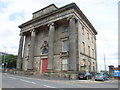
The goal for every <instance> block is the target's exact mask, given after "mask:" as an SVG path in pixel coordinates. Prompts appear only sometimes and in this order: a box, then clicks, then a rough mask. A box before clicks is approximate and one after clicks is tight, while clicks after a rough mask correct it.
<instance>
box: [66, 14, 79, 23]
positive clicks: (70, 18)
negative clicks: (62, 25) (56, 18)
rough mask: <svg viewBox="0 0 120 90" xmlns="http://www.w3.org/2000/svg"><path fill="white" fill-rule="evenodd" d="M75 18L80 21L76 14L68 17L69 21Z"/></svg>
mask: <svg viewBox="0 0 120 90" xmlns="http://www.w3.org/2000/svg"><path fill="white" fill-rule="evenodd" d="M73 19H74V20H75V21H76V22H77V21H78V18H76V17H75V16H74V15H71V16H69V17H68V18H67V20H68V21H71V20H73Z"/></svg>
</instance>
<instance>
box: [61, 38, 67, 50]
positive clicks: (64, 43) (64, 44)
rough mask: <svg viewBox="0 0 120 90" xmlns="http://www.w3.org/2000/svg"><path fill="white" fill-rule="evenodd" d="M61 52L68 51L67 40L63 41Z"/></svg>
mask: <svg viewBox="0 0 120 90" xmlns="http://www.w3.org/2000/svg"><path fill="white" fill-rule="evenodd" d="M62 51H63V52H67V51H68V40H63V42H62Z"/></svg>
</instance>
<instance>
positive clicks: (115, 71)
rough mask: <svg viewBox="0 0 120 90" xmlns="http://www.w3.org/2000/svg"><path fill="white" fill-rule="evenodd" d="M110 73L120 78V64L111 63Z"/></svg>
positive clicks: (111, 75)
mask: <svg viewBox="0 0 120 90" xmlns="http://www.w3.org/2000/svg"><path fill="white" fill-rule="evenodd" d="M109 74H110V77H111V78H113V77H114V78H115V79H120V65H118V67H114V66H113V65H109Z"/></svg>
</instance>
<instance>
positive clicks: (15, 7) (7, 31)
mask: <svg viewBox="0 0 120 90" xmlns="http://www.w3.org/2000/svg"><path fill="white" fill-rule="evenodd" d="M72 2H74V3H76V4H77V6H78V7H79V8H80V9H81V10H82V12H83V13H84V14H85V16H86V17H87V18H88V19H89V21H90V22H91V23H92V25H93V26H94V27H95V29H96V30H97V32H98V35H97V36H96V37H97V60H98V69H99V70H104V69H105V67H104V54H105V60H106V67H107V70H108V66H109V65H114V66H115V67H117V65H118V2H119V0H62V1H61V0H0V51H2V52H7V53H10V54H15V55H17V54H18V47H19V39H20V37H19V34H20V29H19V28H18V26H19V25H21V24H22V23H24V22H27V21H29V20H31V19H32V13H33V12H35V11H38V10H40V9H42V8H44V7H46V6H48V5H50V4H52V3H54V4H55V5H56V6H57V7H58V8H59V7H62V6H64V5H67V4H69V3H72Z"/></svg>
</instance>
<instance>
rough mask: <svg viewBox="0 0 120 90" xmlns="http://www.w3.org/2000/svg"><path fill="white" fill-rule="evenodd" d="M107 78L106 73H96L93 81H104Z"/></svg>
mask: <svg viewBox="0 0 120 90" xmlns="http://www.w3.org/2000/svg"><path fill="white" fill-rule="evenodd" d="M108 78H109V76H108V75H106V74H96V75H95V81H97V80H102V81H105V80H108Z"/></svg>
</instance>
